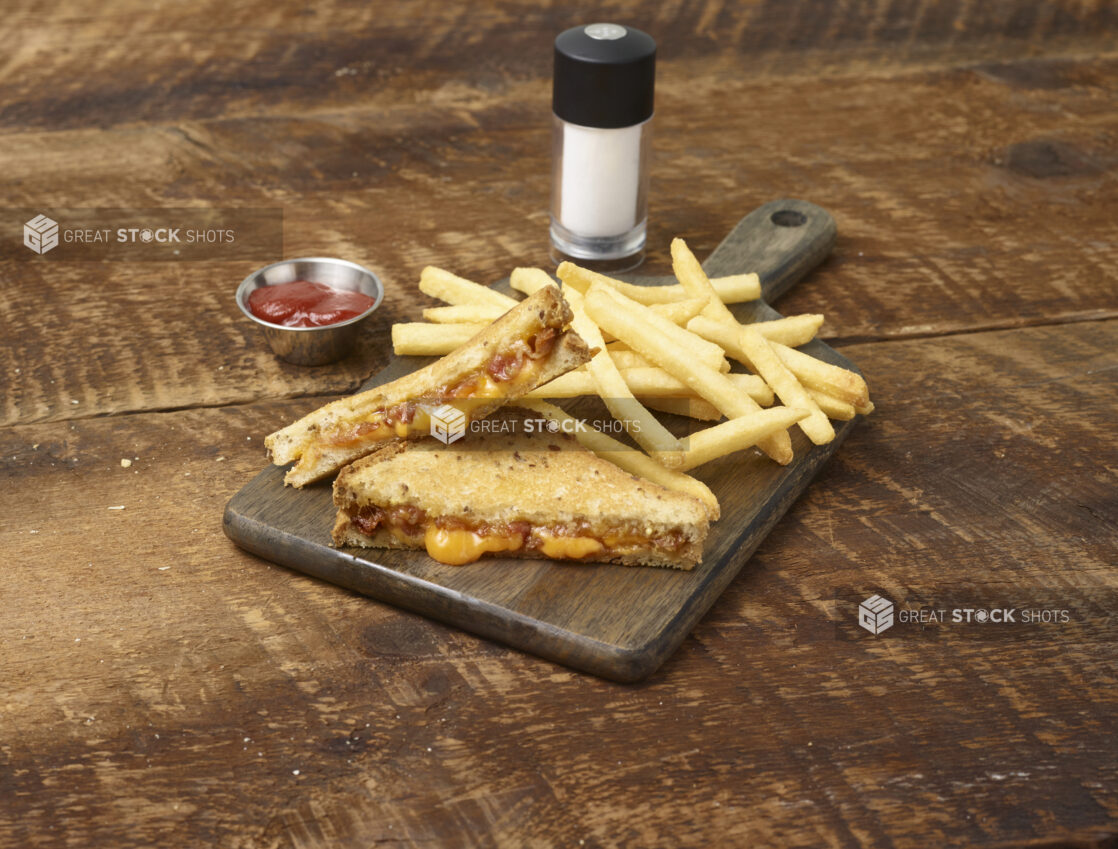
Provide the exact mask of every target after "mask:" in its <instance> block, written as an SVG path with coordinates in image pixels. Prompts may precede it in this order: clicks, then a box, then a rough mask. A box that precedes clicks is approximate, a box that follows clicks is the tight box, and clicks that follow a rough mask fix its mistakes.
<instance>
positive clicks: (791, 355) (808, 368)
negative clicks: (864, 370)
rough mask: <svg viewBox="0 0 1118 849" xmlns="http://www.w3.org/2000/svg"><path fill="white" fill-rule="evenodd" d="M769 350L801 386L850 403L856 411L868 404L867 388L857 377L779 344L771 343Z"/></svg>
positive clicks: (860, 378) (857, 375) (840, 368)
mask: <svg viewBox="0 0 1118 849" xmlns="http://www.w3.org/2000/svg"><path fill="white" fill-rule="evenodd" d="M772 348H773V350H774V351H776V353H777V356H779V357H780V359H781V361H782V362H783V363H784V364H785V365H786V366H788V368H789V369H791V371H792V373H793V374H794V375H796V377H797V378H799V380H800V382H801V383H803V384H804V386H810V387H811V388H812V389H818V390H819V391H820V392H826V393H827V394H828V395H831V396H832V397H835V398H838V399H839V400H840V401H846V402H847V403H848V404H853V405H854V406H855V407H856V408H857V407H859V406H864V405H866V404H869V402H870V391H869V387H867V386H866V381H865V380H864V379H863V378H862V376H861V375H860V374H857V373H855V372H852V371H850V370H849V369H844V368H842V367H841V366H836V365H832V364H831V363H825V362H823V361H822V360H817V359H816V358H815V357H813V356H811V355H810V354H805V353H804V352H803V351H797V350H796V349H795V348H789V347H788V346H787V345H781V344H780V343H779V342H774V343H772Z"/></svg>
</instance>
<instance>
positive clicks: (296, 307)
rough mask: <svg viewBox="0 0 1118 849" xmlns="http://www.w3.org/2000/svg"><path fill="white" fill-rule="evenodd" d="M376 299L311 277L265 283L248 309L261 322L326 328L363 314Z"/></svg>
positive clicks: (255, 290) (251, 298) (250, 296)
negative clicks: (288, 281) (316, 280)
mask: <svg viewBox="0 0 1118 849" xmlns="http://www.w3.org/2000/svg"><path fill="white" fill-rule="evenodd" d="M373 303H374V300H373V299H372V298H370V297H369V296H368V295H365V294H362V293H361V292H349V291H346V290H344V289H335V288H333V287H332V286H327V285H326V284H325V283H315V282H313V281H311V280H293V281H292V282H290V283H278V284H276V285H274V286H261V287H260V288H259V289H254V290H253V291H252V292H251V293H250V294H249V296H248V308H249V310H250V311H251V312H252V314H253V315H254V316H256V317H257V318H258V319H260V320H261V321H268V322H271V323H272V324H279V325H282V326H283V327H325V326H326V325H329V324H338V323H339V322H342V321H348V320H349V319H351V318H355V317H356V316H359V315H361V313H363V312H365V310H367V309H369V307H371V306H372V305H373Z"/></svg>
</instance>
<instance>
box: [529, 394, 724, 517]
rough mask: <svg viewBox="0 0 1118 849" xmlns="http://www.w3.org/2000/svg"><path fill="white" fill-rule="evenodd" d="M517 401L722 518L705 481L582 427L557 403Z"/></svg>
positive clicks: (601, 454)
mask: <svg viewBox="0 0 1118 849" xmlns="http://www.w3.org/2000/svg"><path fill="white" fill-rule="evenodd" d="M516 403H517V404H518V405H520V406H523V407H526V408H528V409H529V410H532V411H534V412H536V413H539V414H540V415H541V416H543V417H545V418H547V419H549V420H550V421H553V422H555V423H556V425H557V426H559V428H560V430H562V432H564V433H570V434H571V435H572V436H574V438H575V439H577V440H578V442H579V444H580V445H582V446H583V447H585V448H587V449H589V450H590V451H593V452H594V453H595V454H597V455H598V456H599V457H601V458H603V459H605V460H609V461H610V462H611V463H613V464H614V465H615V466H618V467H619V468H621V469H624V470H625V471H627V472H628V473H629V474H631V475H637V476H638V477H642V478H644V479H645V480H649V481H652V483H654V484H657V485H659V486H662V487H664V488H665V489H670V490H673V491H675V492H682V493H684V494H685V495H690V496H692V497H694V498H697V499H699V501H701V502H702V503H703V505H704V506H705V507H706V508H707V513H708V514H709V516H710V518H711V521H714V520H715V519H717V518H718V516H719V512H720V511H719V507H718V499H717V498H715V497H714V493H713V492H711V491H710V488H709V487H708V486H707V485H706V484H704V483H703V482H702V481H700V480H696V479H695V478H693V477H691V476H690V475H685V474H683V473H682V472H675V471H672V470H670V469H665V468H664V467H663V466H661V465H660V464H659V463H657V462H656V461H655V460H653V459H652V458H651V457H649V456H647V455H646V454H644V453H643V452H641V451H638V450H637V449H636V448H633V447H631V446H629V445H626V444H625V443H623V442H619V441H618V440H616V439H614V438H613V437H612V436H609V435H608V434H605V433H602V432H601V431H599V430H595V429H594V428H593V427H591V426H588V425H585V424H583V426H582V427H578V425H579V424H582V423H581V422H580V420H579V419H576V418H574V417H573V416H569V415H567V413H566V412H565V411H563V410H561V409H560V408H559V407H556V406H555V405H554V404H548V403H547V402H546V401H538V400H527V401H525V400H518V401H517V402H516Z"/></svg>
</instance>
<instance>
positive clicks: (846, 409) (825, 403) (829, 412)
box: [805, 387, 856, 422]
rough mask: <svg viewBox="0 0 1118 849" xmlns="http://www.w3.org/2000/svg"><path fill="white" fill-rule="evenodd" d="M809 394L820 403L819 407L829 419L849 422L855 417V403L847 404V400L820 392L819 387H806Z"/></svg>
mask: <svg viewBox="0 0 1118 849" xmlns="http://www.w3.org/2000/svg"><path fill="white" fill-rule="evenodd" d="M805 388H806V389H807V394H808V395H810V396H811V400H812V401H814V402H815V403H816V404H818V405H819V409H820V410H822V411H823V414H824V415H825V416H826V417H827V418H829V419H838V420H839V421H843V422H848V421H850V420H851V419H852V418H854V414H855V412H856V411H855V409H854V405H853V404H847V403H846V402H845V401H840V400H839V399H838V398H833V397H831V396H830V395H828V394H827V393H825V392H820V391H819V390H818V389H812V388H811V387H805Z"/></svg>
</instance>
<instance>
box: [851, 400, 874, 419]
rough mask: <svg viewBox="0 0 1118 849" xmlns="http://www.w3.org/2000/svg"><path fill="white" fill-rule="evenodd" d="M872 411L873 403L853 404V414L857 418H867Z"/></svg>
mask: <svg viewBox="0 0 1118 849" xmlns="http://www.w3.org/2000/svg"><path fill="white" fill-rule="evenodd" d="M873 410H874V406H873V401H866V402H865V403H864V404H855V405H854V412H855V413H857V414H858V415H859V416H868V415H869V414H870V413H872V412H873Z"/></svg>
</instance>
